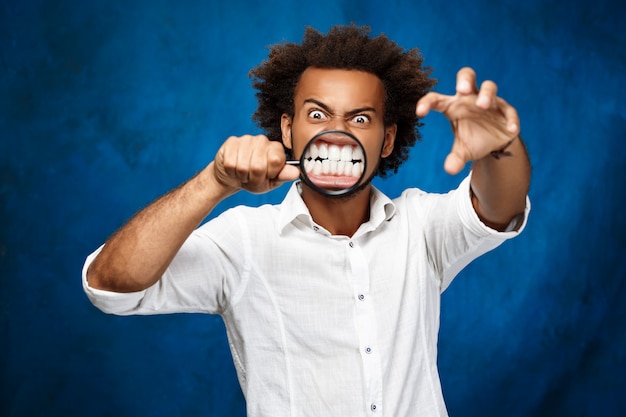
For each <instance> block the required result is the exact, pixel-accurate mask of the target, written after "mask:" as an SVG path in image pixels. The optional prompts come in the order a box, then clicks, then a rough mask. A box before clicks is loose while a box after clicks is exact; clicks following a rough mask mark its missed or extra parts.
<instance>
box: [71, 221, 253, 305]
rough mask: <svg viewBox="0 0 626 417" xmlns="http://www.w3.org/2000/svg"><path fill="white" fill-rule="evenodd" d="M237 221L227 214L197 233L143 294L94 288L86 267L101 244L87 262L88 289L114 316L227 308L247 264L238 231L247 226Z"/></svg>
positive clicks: (93, 300)
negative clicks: (90, 283)
mask: <svg viewBox="0 0 626 417" xmlns="http://www.w3.org/2000/svg"><path fill="white" fill-rule="evenodd" d="M233 220H236V216H233V215H227V216H225V215H222V216H220V217H218V218H216V219H213V220H211V221H210V222H209V223H207V224H205V225H204V226H202V227H200V228H199V229H197V230H196V231H194V232H193V233H192V234H191V236H190V237H189V238H188V239H187V240H186V241H185V243H184V244H183V246H182V247H181V249H180V250H179V251H178V253H177V254H176V256H175V257H174V259H173V261H172V262H171V264H170V265H169V266H168V268H167V270H166V271H165V273H164V274H163V276H162V277H161V279H159V281H157V282H156V283H155V284H154V285H152V286H151V287H149V288H147V289H145V290H143V291H138V292H132V293H117V292H111V291H103V290H99V289H96V288H92V287H90V286H89V282H88V281H87V274H86V273H87V269H88V268H89V265H90V264H91V263H92V262H93V260H94V259H95V257H96V256H97V255H98V253H99V252H100V251H101V250H102V247H103V246H101V247H100V248H98V249H97V250H96V251H94V252H93V253H92V254H90V255H89V256H88V257H87V259H86V261H85V264H84V266H83V272H82V283H83V289H84V291H85V293H86V295H87V297H88V298H89V300H90V301H91V303H92V304H93V305H94V306H96V307H97V308H98V309H100V310H102V311H103V312H105V313H109V314H116V315H131V314H166V313H185V312H187V313H209V314H219V313H221V312H222V311H223V310H224V309H225V308H226V307H227V305H228V300H229V297H230V295H231V293H232V292H233V291H234V287H235V286H236V285H237V283H238V282H239V281H240V279H239V277H241V275H242V265H245V262H244V260H243V259H242V257H243V255H242V251H241V250H240V242H241V240H242V237H241V236H240V234H239V233H238V232H239V231H240V230H242V229H243V228H242V227H240V224H241V222H237V221H233ZM238 225H239V226H238ZM218 242H219V243H218Z"/></svg>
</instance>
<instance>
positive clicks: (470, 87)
mask: <svg viewBox="0 0 626 417" xmlns="http://www.w3.org/2000/svg"><path fill="white" fill-rule="evenodd" d="M477 91H478V89H477V88H476V72H475V71H474V70H473V69H472V68H470V67H465V68H461V69H460V70H459V72H457V73H456V92H457V93H458V94H461V95H468V94H475V93H476V92H477Z"/></svg>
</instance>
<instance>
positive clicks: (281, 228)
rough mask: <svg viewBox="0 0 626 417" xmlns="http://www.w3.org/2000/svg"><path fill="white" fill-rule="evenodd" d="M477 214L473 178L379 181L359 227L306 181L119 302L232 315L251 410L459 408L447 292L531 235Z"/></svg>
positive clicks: (202, 232)
mask: <svg viewBox="0 0 626 417" xmlns="http://www.w3.org/2000/svg"><path fill="white" fill-rule="evenodd" d="M529 207H530V205H529V204H528V203H527V208H526V212H525V216H524V219H523V221H520V222H519V223H520V224H518V225H517V227H516V229H517V231H511V232H505V233H498V232H496V231H494V230H492V229H490V228H488V227H486V226H485V225H483V224H482V223H481V222H480V220H479V219H478V217H477V215H476V214H475V212H474V210H473V208H472V204H471V200H470V191H469V178H466V179H465V180H464V181H463V182H462V183H461V185H460V186H459V188H458V189H457V190H455V191H451V192H450V193H448V194H429V193H425V192H422V191H420V190H417V189H409V190H406V191H405V192H404V193H403V194H402V195H401V196H400V197H399V198H397V199H395V200H394V201H391V200H390V199H389V198H387V197H386V196H385V195H383V194H382V193H381V192H379V191H378V190H375V189H374V191H373V194H372V198H371V218H370V220H369V221H368V222H367V223H364V224H363V225H361V227H360V228H359V229H358V231H357V232H356V233H355V234H354V236H352V237H351V238H350V237H346V236H332V235H330V233H328V232H327V231H326V230H325V229H324V228H322V227H321V226H318V225H316V224H315V223H314V222H313V220H312V219H311V217H310V215H309V212H308V210H307V208H306V206H305V205H304V202H303V201H302V199H301V197H300V195H299V192H298V187H297V186H296V185H294V186H292V188H291V189H290V191H289V193H288V194H287V196H286V198H285V200H284V201H283V203H282V204H280V205H265V206H262V207H257V208H251V207H236V208H233V209H230V210H228V211H226V212H224V213H223V214H221V215H220V216H219V217H217V218H215V219H213V220H211V221H209V222H207V223H206V224H205V225H203V226H201V227H200V228H199V229H198V230H196V231H195V232H194V233H193V234H192V235H191V237H190V238H189V239H188V240H187V242H186V243H185V244H184V246H183V247H182V249H181V250H180V252H179V253H178V255H177V256H176V258H175V259H174V261H173V262H172V264H171V265H170V267H169V269H168V270H167V272H166V273H165V274H164V276H163V278H162V279H161V280H160V281H159V282H158V283H157V284H155V285H154V286H152V287H151V288H148V289H147V290H145V291H141V292H137V293H131V294H117V293H111V292H106V291H101V290H96V289H93V288H90V287H89V286H88V284H87V282H86V279H85V271H86V270H87V267H88V265H89V263H90V262H91V261H92V260H93V258H94V257H95V255H96V254H97V253H98V251H96V252H94V253H93V254H91V255H90V256H89V257H88V258H87V261H86V263H85V267H84V270H83V286H84V289H85V291H86V293H87V295H88V296H89V298H90V300H91V301H92V302H93V303H94V305H96V306H97V307H99V308H100V309H102V310H103V311H105V312H109V313H114V314H121V315H125V314H157V313H173V312H204V313H213V314H220V315H221V316H222V318H223V320H224V323H225V325H226V330H227V334H228V339H229V344H230V349H231V353H232V356H233V360H234V363H235V367H236V370H237V374H238V377H239V382H240V384H241V387H242V390H243V393H244V395H245V397H246V403H247V412H248V416H250V417H287V416H291V417H305V416H315V417H332V416H337V417H351V416H354V417H357V416H372V417H378V416H388V417H416V416H428V417H433V416H446V415H447V412H446V408H445V405H444V400H443V396H442V392H441V385H440V382H439V375H438V372H437V335H438V330H439V306H440V294H441V292H442V291H443V290H444V289H445V288H446V287H447V286H448V285H449V283H450V282H451V280H452V279H453V277H454V276H455V275H456V274H457V273H458V272H459V271H460V270H461V269H462V268H463V267H465V266H466V265H467V264H468V263H469V262H471V261H472V260H473V259H474V258H476V257H478V256H480V255H481V254H483V253H485V252H486V251H488V250H491V249H493V248H495V247H496V246H498V245H499V244H500V243H502V242H503V241H504V240H506V239H508V238H511V237H513V236H515V235H517V234H518V233H519V232H520V231H521V230H522V229H523V228H524V225H525V223H526V216H527V214H528V211H529Z"/></svg>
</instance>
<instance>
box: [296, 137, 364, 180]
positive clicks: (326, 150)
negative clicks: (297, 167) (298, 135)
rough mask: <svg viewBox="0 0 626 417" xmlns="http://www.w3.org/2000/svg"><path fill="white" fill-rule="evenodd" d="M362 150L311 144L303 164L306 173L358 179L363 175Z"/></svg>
mask: <svg viewBox="0 0 626 417" xmlns="http://www.w3.org/2000/svg"><path fill="white" fill-rule="evenodd" d="M363 159H364V155H363V150H362V149H361V148H360V147H353V146H351V145H336V144H326V143H320V144H312V145H311V147H310V149H309V154H308V155H307V157H306V160H305V163H304V169H305V171H306V172H307V173H312V174H313V175H321V174H324V175H337V176H354V177H360V176H361V175H362V173H363V164H362V161H363Z"/></svg>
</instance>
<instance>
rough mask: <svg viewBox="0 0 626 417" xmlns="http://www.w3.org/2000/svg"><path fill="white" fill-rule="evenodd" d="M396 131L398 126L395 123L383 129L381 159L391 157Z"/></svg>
mask: <svg viewBox="0 0 626 417" xmlns="http://www.w3.org/2000/svg"><path fill="white" fill-rule="evenodd" d="M397 131H398V125H396V124H395V123H394V124H392V125H391V126H387V127H385V140H384V142H383V150H382V152H381V154H380V156H381V157H382V158H386V157H388V156H389V155H391V152H392V151H393V146H394V144H395V143H396V132H397Z"/></svg>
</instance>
